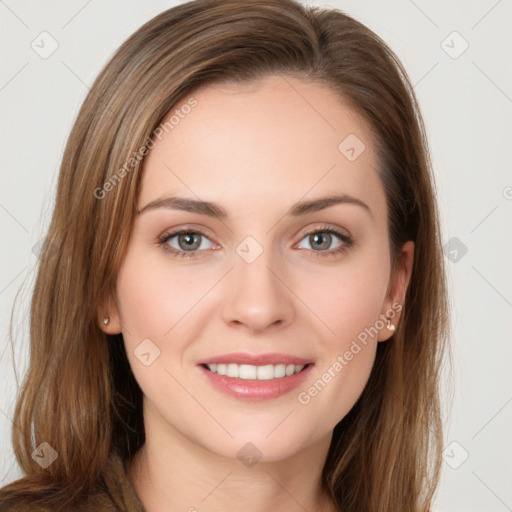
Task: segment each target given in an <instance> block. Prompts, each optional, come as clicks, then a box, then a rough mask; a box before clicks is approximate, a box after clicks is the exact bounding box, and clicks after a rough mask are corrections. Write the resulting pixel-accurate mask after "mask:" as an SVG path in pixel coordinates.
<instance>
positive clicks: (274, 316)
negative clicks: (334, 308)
mask: <svg viewBox="0 0 512 512" xmlns="http://www.w3.org/2000/svg"><path fill="white" fill-rule="evenodd" d="M269 252H270V251H269ZM237 258H238V256H237ZM271 260H272V258H270V255H268V256H267V252H266V251H264V252H263V253H262V254H261V255H260V256H259V257H258V258H257V259H256V261H253V262H252V263H247V262H246V261H244V260H243V259H241V258H239V259H238V260H236V263H235V268H234V269H233V271H232V272H230V273H229V277H228V280H227V282H226V283H224V285H225V286H226V287H227V289H226V295H227V300H226V302H225V305H224V309H223V319H224V321H225V322H226V323H227V324H230V325H231V326H236V327H238V328H242V327H245V328H246V329H248V330H249V331H251V332H254V333H257V332H263V331H265V330H268V329H274V328H283V327H285V326H286V325H289V324H290V323H291V322H292V321H293V319H294V315H295V309H294V306H293V294H292V293H291V291H290V290H289V288H288V287H287V285H286V284H285V283H286V278H285V276H283V275H280V274H282V271H281V272H279V271H278V270H277V268H275V267H276V265H275V260H274V261H273V262H272V261H271Z"/></svg>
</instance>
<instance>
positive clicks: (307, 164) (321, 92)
mask: <svg viewBox="0 0 512 512" xmlns="http://www.w3.org/2000/svg"><path fill="white" fill-rule="evenodd" d="M185 105H189V107H190V108H189V107H186V106H185ZM176 111H178V112H176ZM172 116H174V117H172ZM166 122H167V125H165V123H166ZM163 125H164V126H163V129H161V130H158V131H157V133H158V136H154V137H153V140H154V142H155V143H156V144H155V145H152V149H151V150H150V152H149V153H148V156H147V157H146V159H145V161H144V167H143V174H142V182H141V190H140V194H139V197H138V203H137V206H138V210H139V214H138V216H137V218H136V221H135V224H134V227H133V231H132V234H131V238H130V242H129V246H128V248H127V252H126V255H125V258H124V261H123V263H122V266H121V269H120V272H119V275H118V283H117V296H118V299H117V305H115V306H113V308H112V309H111V310H110V315H111V317H112V319H113V320H114V321H113V322H111V327H109V328H110V329H115V328H116V326H117V327H118V328H117V332H119V331H121V330H122V332H123V337H124V341H125V345H126V350H127V354H128V358H129V361H130V365H131V367H132V370H133V373H134V375H135V378H136V379H137V382H138V383H139V385H140V387H141V389H142V391H143V393H144V397H145V398H144V399H145V406H144V414H145V422H146V428H147V429H149V430H150V431H152V432H159V435H164V436H165V435H166V434H168V435H169V436H172V437H173V438H181V439H182V440H183V441H184V442H191V443H193V445H195V446H198V447H201V448H204V449H206V450H208V451H210V452H213V453H215V454H218V455H221V456H224V457H228V458H234V457H236V456H237V454H238V457H241V456H242V455H244V454H245V455H248V456H249V457H253V458H259V457H262V458H263V459H264V460H280V459H284V458H286V457H288V456H290V455H292V454H294V453H297V452H299V451H302V450H306V449H308V448H309V449H312V448H314V447H315V446H319V445H322V446H328V442H329V441H330V438H331V433H332V429H333V428H334V426H335V425H336V424H337V423H338V422H339V421H340V420H341V419H342V418H343V417H344V416H345V415H346V414H347V412H348V411H349V410H350V409H351V408H352V406H353V405H354V403H355V402H356V400H357V398H358V397H359V396H360V394H361V392H362V390H363V388H364V386H365V384H366V382H367V380H368V377H369V375H370V371H371V369H372V364H373V361H374V357H375V351H376V347H377V343H378V341H383V340H385V339H387V338H388V337H389V336H390V335H391V334H392V331H391V330H389V329H388V328H387V327H386V325H387V322H386V321H385V316H386V315H387V316H389V317H391V322H392V323H393V324H396V323H397V320H398V318H399V309H400V306H397V304H396V302H395V301H396V300H398V301H400V299H403V294H404V293H405V286H406V284H407V281H408V278H409V276H408V275H405V276H404V277H405V280H403V279H399V280H398V281H397V282H398V286H397V288H396V289H395V291H396V294H394V295H391V293H389V294H388V293H387V292H388V286H389V285H390V283H391V281H390V279H391V275H390V270H391V269H390V257H389V245H388V230H387V207H386V197H385V194H384V190H383V187H382V185H381V182H380V179H379V176H378V174H377V170H376V169H377V160H376V155H375V153H374V151H373V149H372V145H371V143H370V134H369V131H368V127H367V126H366V125H365V124H364V122H363V121H362V119H361V118H360V117H358V116H357V115H356V114H355V112H354V111H352V110H351V109H350V108H348V107H347V106H346V105H345V104H344V103H342V102H341V101H340V99H339V98H338V97H337V96H336V95H335V94H334V93H333V92H332V91H331V90H329V89H327V88H326V87H325V86H323V85H321V84H319V83H306V82H303V81H300V80H298V79H294V78H290V77H286V78H285V77H284V76H273V77H268V78H266V79H264V80H262V81H261V82H260V83H259V85H258V86H257V87H254V86H253V87H249V86H247V85H244V86H240V85H230V86H228V85H222V86H221V85H217V86H215V87H207V88H204V89H201V90H199V91H198V92H196V93H195V94H193V96H192V97H187V98H185V99H184V100H183V101H182V102H181V103H180V104H179V105H176V107H175V108H173V109H172V112H169V113H168V115H167V116H166V118H165V119H164V122H163ZM325 198H336V200H334V199H333V200H332V201H331V200H329V201H326V200H325ZM178 230H183V233H181V234H176V232H177V231H178ZM412 251H413V245H412V242H410V243H408V244H406V246H404V251H403V255H402V257H403V258H404V260H405V261H406V262H408V267H407V266H406V268H409V271H410V262H411V261H412ZM390 288H391V287H390ZM383 319H384V320H383ZM207 363H209V364H210V366H209V367H208V366H207ZM215 372H217V373H215ZM223 373H224V375H222V374H223ZM247 443H252V444H251V445H248V444H247ZM241 449H242V451H241V452H240V450H241ZM244 450H245V451H244ZM246 452H247V453H246Z"/></svg>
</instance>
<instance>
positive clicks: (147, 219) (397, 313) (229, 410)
mask: <svg viewBox="0 0 512 512" xmlns="http://www.w3.org/2000/svg"><path fill="white" fill-rule="evenodd" d="M446 311H447V307H446V291H445V274H444V268H443V259H442V254H441V244H440V236H439V224H438V213H437V207H436V203H435V187H434V180H433V176H432V173H431V169H430V161H429V153H428V144H427V140H426V137H425V134H424V128H423V122H422V119H421V115H420V112H419V109H418V105H417V102H416V99H415V96H414V92H413V90H412V87H411V85H410V82H409V80H408V78H407V74H406V72H405V71H404V69H403V67H402V66H401V64H400V63H399V61H398V59H397V58H396V56H395V55H394V54H393V53H392V52H391V50H390V49H389V48H388V47H387V46H386V45H385V43H384V42H383V41H382V40H381V39H380V38H378V37H377V36H376V35H375V34H374V33H373V32H371V31H370V30H369V29H367V28H366V27H364V26H363V25H362V24H360V23H358V22H357V21H355V20H353V19H351V18H350V17H348V16H346V15H344V14H343V13H341V12H340V11H336V10H332V9H329V10H323V9H319V8H308V7H305V6H302V5H300V4H299V3H296V2H294V1H292V0H285V1H277V0H264V1H261V2H256V3H253V2H250V1H245V0H244V1H239V0H237V1H232V0H223V1H221V0H197V1H194V2H189V3H186V4H183V5H180V6H178V7H175V8H172V9H169V10H167V11H165V12H163V13H162V14H160V15H158V16H156V17H155V18H154V19H152V20H151V21H149V22H148V23H146V24H145V25H144V26H143V27H142V28H140V29H139V30H138V31H137V32H136V33H135V34H133V35H132V36H131V37H130V38H129V39H128V40H127V41H126V42H125V43H124V44H123V45H122V46H121V48H120V49H119V50H118V52H117V53H116V54H115V55H114V57H113V58H112V59H111V61H110V62H109V63H108V64H107V66H106V67H105V69H104V70H103V71H102V72H101V73H100V76H99V77H98V79H97V80H96V82H95V83H94V85H93V87H92V88H91V90H90V92H89V94H88V96H87V98H86V100H85V102H84V104H83V106H82V108H81V110H80V112H79V115H78V118H77V120H76V122H75V125H74V127H73V130H72V132H71V135H70V137H69V140H68V143H67V147H66V150H65V154H64V158H63V162H62V168H61V172H60V178H59V184H58V190H57V200H56V205H55V210H54V214H53V218H52V222H51V226H50V229H49V232H48V236H47V238H46V243H45V245H44V248H43V252H42V255H41V264H40V268H39V272H38V278H37V282H36V286H35V290H34V295H33V301H32V310H31V358H30V367H29V370H28V373H27V376H26V380H25V383H24V387H23V390H22V393H21V395H20V398H19V400H18V403H17V406H16V411H15V418H14V423H15V425H16V426H17V428H16V429H14V431H13V443H14V449H15V453H16V457H17V459H18V462H19V464H20V466H21V468H22V470H23V471H24V472H25V473H26V477H24V478H23V479H21V480H18V481H16V482H13V483H11V484H10V485H8V486H7V487H5V488H3V489H2V490H1V492H0V505H1V506H2V510H4V509H5V510H48V509H49V510H119V509H121V510H126V511H135V510H137V511H141V510H146V511H148V512H153V511H159V510H189V511H193V510H198V511H202V510H221V509H222V510H224V511H227V510H235V509H239V508H240V502H241V500H243V501H242V502H243V507H244V509H245V510H254V511H257V510H274V511H280V510H286V511H289V510H309V511H314V510H322V511H335V510H339V511H342V512H355V511H358V512H359V511H361V512H362V511H365V512H368V511H381V512H384V511H386V512H388V511H390V510H407V511H411V512H419V511H422V512H423V511H428V510H431V504H432V500H433V496H434V492H435V489H436V486H437V483H438V479H439V471H440V452H441V449H442V429H441V421H440V410H439V395H438V393H439V390H438V385H439V371H440V365H441V362H442V356H443V347H444V344H445V339H446V332H447V313H446ZM32 432H33V433H34V439H33V438H32V436H31V433H32ZM249 494H250V496H251V499H250V501H249V502H248V501H247V500H245V499H244V498H245V497H246V496H247V495H249Z"/></svg>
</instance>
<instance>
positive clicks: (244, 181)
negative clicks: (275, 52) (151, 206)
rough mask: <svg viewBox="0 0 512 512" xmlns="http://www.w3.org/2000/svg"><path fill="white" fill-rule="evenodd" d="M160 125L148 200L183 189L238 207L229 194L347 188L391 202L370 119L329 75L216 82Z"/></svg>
mask: <svg viewBox="0 0 512 512" xmlns="http://www.w3.org/2000/svg"><path fill="white" fill-rule="evenodd" d="M187 105H189V106H190V105H194V106H193V107H190V108H189V106H187ZM161 126H162V127H163V128H164V129H163V130H160V132H159V134H160V135H159V137H158V138H157V137H153V140H154V142H155V145H154V146H153V148H152V149H151V150H150V152H149V153H148V155H147V157H146V159H145V161H144V165H143V176H142V182H141V190H140V194H139V207H140V206H141V205H142V204H145V203H146V202H148V201H151V200H154V199H155V198H156V197H159V196H162V195H165V194H173V195H177V194H179V195H186V196H187V197H194V196H197V197H200V198H201V199H203V200H212V201H219V200H220V199H221V198H222V199H223V204H224V205H225V209H226V210H227V211H228V214H229V213H230V202H232V204H231V206H232V208H237V209H238V210H239V208H240V207H243V208H252V207H263V208H265V207H267V208H268V207H270V205H271V204H277V205H284V206H286V205H287V204H292V203H294V202H296V201H298V200H299V199H301V198H303V197H305V198H306V199H307V198H308V197H318V196H319V195H322V194H330V193H333V192H340V193H347V194H351V195H354V196H356V197H358V198H359V199H361V200H363V201H365V202H369V203H372V204H373V205H374V207H375V208H377V209H379V208H385V197H384V195H383V190H382V186H381V183H380V179H379V176H378V172H377V159H376V155H375V153H374V150H373V147H372V143H371V132H370V129H369V127H368V125H367V124H366V123H365V121H364V120H363V119H362V118H361V117H360V116H359V115H358V114H357V113H356V112H355V111H354V110H353V109H351V108H350V107H349V106H348V105H347V104H346V103H345V102H344V101H343V99H342V98H341V97H340V96H339V95H337V94H336V93H335V92H333V91H332V90H331V89H329V88H328V87H327V86H325V85H323V84H321V83H318V82H305V81H302V80H299V79H297V78H292V77H289V76H286V77H285V76H271V77H267V78H265V79H262V80H260V81H259V82H258V83H256V84H242V85H240V84H215V85H213V86H207V87H204V88H201V89H199V90H197V91H196V92H194V93H193V94H191V95H189V96H187V97H185V98H183V100H182V101H180V102H179V103H178V104H177V105H175V106H174V107H173V108H172V109H171V110H170V111H169V112H168V113H167V115H166V116H165V118H164V119H163V121H162V123H161Z"/></svg>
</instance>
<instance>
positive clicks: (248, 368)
mask: <svg viewBox="0 0 512 512" xmlns="http://www.w3.org/2000/svg"><path fill="white" fill-rule="evenodd" d="M206 366H207V367H208V370H210V371H211V372H213V373H218V374H219V375H226V376H228V377H234V378H238V379H247V380H270V379H279V378H280V377H284V376H285V375H286V376H287V377H288V376H290V375H293V374H294V373H299V372H300V371H301V370H302V369H303V368H304V365H303V364H298V365H295V364H289V365H286V364H276V365H274V364H267V365H265V366H253V365H252V364H234V363H230V364H223V363H219V364H207V365H206Z"/></svg>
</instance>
